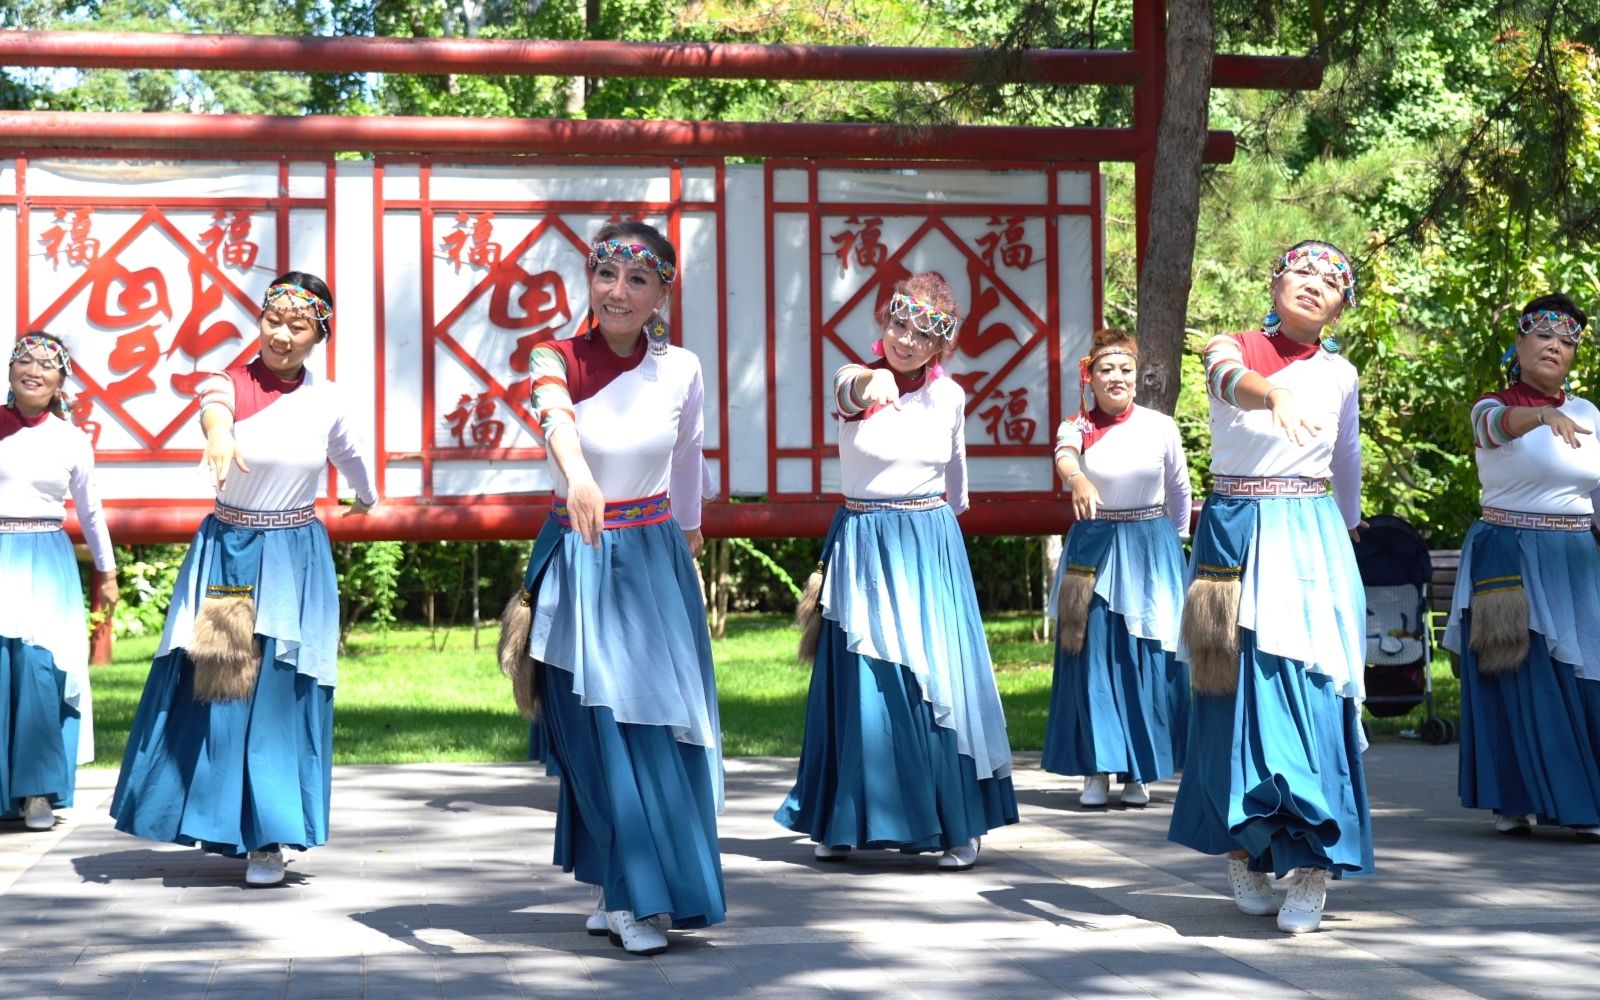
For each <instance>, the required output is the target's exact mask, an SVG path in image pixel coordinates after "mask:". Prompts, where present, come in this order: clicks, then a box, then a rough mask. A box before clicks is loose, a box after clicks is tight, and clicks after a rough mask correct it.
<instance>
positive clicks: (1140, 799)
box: [1122, 781, 1150, 809]
mask: <svg viewBox="0 0 1600 1000" xmlns="http://www.w3.org/2000/svg"><path fill="white" fill-rule="evenodd" d="M1122 804H1123V805H1125V806H1128V807H1129V808H1132V809H1143V808H1144V807H1145V806H1147V805H1149V804H1150V786H1149V785H1147V784H1145V783H1144V782H1142V781H1124V782H1123V783H1122Z"/></svg>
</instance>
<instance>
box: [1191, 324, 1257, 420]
mask: <svg viewBox="0 0 1600 1000" xmlns="http://www.w3.org/2000/svg"><path fill="white" fill-rule="evenodd" d="M1202 357H1204V359H1205V367H1206V392H1208V393H1209V394H1210V395H1211V396H1212V398H1214V399H1219V400H1221V401H1222V402H1224V403H1227V404H1228V405H1229V406H1238V405H1239V400H1238V399H1237V398H1236V396H1235V393H1236V392H1237V391H1238V388H1239V380H1240V379H1242V378H1244V374H1245V372H1247V371H1249V369H1248V368H1246V367H1245V364H1244V349H1243V348H1242V347H1240V346H1239V339H1238V338H1237V337H1234V336H1233V335H1232V334H1227V333H1220V334H1218V335H1217V336H1215V337H1212V338H1211V339H1210V340H1208V341H1206V346H1205V351H1204V353H1203V355H1202Z"/></svg>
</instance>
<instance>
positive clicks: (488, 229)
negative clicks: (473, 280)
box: [467, 212, 500, 267]
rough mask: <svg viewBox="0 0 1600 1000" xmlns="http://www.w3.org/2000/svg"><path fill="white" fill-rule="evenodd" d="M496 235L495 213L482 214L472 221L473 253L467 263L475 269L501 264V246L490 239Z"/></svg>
mask: <svg viewBox="0 0 1600 1000" xmlns="http://www.w3.org/2000/svg"><path fill="white" fill-rule="evenodd" d="M493 235H494V213H493V212H480V213H479V214H478V215H476V216H474V217H473V220H472V252H471V253H470V254H468V255H467V262H468V263H469V264H471V265H472V266H473V267H493V266H495V265H496V264H498V263H500V244H498V243H496V242H494V241H492V240H491V239H489V237H491V236H493Z"/></svg>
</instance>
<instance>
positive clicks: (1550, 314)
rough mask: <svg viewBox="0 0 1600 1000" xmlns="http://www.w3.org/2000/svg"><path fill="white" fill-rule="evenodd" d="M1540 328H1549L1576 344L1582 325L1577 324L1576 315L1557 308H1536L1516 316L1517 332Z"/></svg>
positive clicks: (1527, 331) (1530, 331)
mask: <svg viewBox="0 0 1600 1000" xmlns="http://www.w3.org/2000/svg"><path fill="white" fill-rule="evenodd" d="M1541 329H1543V330H1549V331H1550V332H1551V333H1554V334H1555V335H1556V336H1558V337H1560V338H1561V339H1562V340H1565V341H1566V342H1567V343H1569V344H1576V343H1577V342H1578V339H1579V334H1581V333H1582V332H1583V327H1582V326H1580V325H1579V324H1578V320H1577V317H1575V316H1571V315H1569V314H1567V313H1564V312H1562V311H1560V310H1559V309H1537V310H1535V311H1533V312H1526V313H1523V314H1522V315H1521V316H1519V317H1517V330H1518V332H1520V333H1532V332H1534V331H1535V330H1541Z"/></svg>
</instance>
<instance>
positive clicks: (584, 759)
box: [524, 518, 727, 929]
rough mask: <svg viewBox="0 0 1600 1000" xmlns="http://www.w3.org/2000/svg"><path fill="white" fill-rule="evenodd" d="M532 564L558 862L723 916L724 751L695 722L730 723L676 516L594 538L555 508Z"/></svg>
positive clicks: (664, 910)
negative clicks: (586, 539)
mask: <svg viewBox="0 0 1600 1000" xmlns="http://www.w3.org/2000/svg"><path fill="white" fill-rule="evenodd" d="M524 580H525V582H524V585H525V586H526V587H527V589H528V590H529V592H530V593H532V594H533V595H535V596H534V609H535V615H534V622H533V643H532V646H533V651H534V652H535V655H536V656H538V658H540V661H541V668H540V669H541V671H542V673H543V682H542V684H543V687H542V688H541V690H542V693H543V707H542V710H541V711H542V714H541V718H540V720H539V723H538V724H536V725H535V726H534V727H533V728H532V729H531V730H530V733H529V756H530V757H531V758H532V759H535V760H542V761H544V762H545V764H546V769H547V773H549V774H551V775H553V776H556V777H558V778H559V779H560V792H559V798H558V800H557V809H556V840H555V850H554V852H553V858H552V860H553V863H555V864H557V865H560V866H561V868H562V870H564V871H568V872H571V873H572V874H573V875H574V877H576V878H577V879H578V881H580V882H585V883H588V884H590V885H595V886H599V887H600V888H601V890H602V891H603V892H604V893H605V905H606V908H607V909H612V910H631V911H633V913H634V914H635V915H636V916H638V917H641V918H642V917H647V916H655V915H657V914H666V915H668V916H669V917H670V918H671V921H672V926H673V927H674V928H681V929H687V928H697V927H709V926H711V925H712V924H719V923H722V922H723V921H725V920H726V919H727V901H726V894H725V892H724V889H723V883H722V855H721V849H720V847H719V845H718V841H717V809H718V807H719V804H720V802H721V799H722V795H721V776H722V765H721V756H720V754H719V753H718V752H717V750H716V749H715V748H714V747H712V746H708V745H706V744H704V743H698V742H695V741H694V739H693V738H692V737H693V736H694V734H697V733H708V734H711V735H713V737H714V738H716V739H720V736H721V734H720V731H719V730H720V727H719V726H718V724H717V716H716V675H715V672H714V670H713V667H712V662H711V637H710V634H709V632H708V631H707V629H706V620H705V607H704V605H703V604H702V603H701V601H700V590H699V585H698V583H697V582H696V579H695V575H694V560H693V557H692V556H691V555H690V554H689V549H688V546H687V545H686V544H685V543H684V540H683V531H682V529H681V528H680V527H679V526H678V523H677V522H676V521H673V520H667V521H663V522H660V523H658V524H651V525H646V526H643V527H627V528H611V529H608V530H606V531H604V532H602V533H601V545H600V548H599V549H598V550H596V549H594V548H591V547H590V546H588V545H585V544H583V542H582V539H581V538H580V537H579V536H578V535H577V534H576V533H575V532H573V531H572V530H571V529H570V528H564V527H562V526H561V525H560V524H559V523H557V522H556V521H555V520H554V519H553V518H552V519H551V520H549V521H547V522H545V527H544V529H543V531H541V532H540V535H539V538H538V539H537V541H536V542H535V543H534V547H533V553H532V555H531V556H530V557H529V560H528V571H527V574H526V576H525V578H524ZM540 654H542V655H540ZM575 668H576V669H575ZM580 673H581V677H582V678H583V682H584V685H585V687H584V691H585V693H584V694H580V693H579V691H578V687H577V682H576V678H577V677H578V676H580ZM619 706H620V707H619ZM619 712H626V713H627V714H628V715H629V716H630V717H631V718H632V719H633V720H634V721H626V722H619V721H618V719H617V716H618V714H619ZM650 720H660V722H659V724H657V722H655V721H650ZM668 720H674V721H676V722H677V723H680V724H677V725H674V724H669V722H668Z"/></svg>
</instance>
